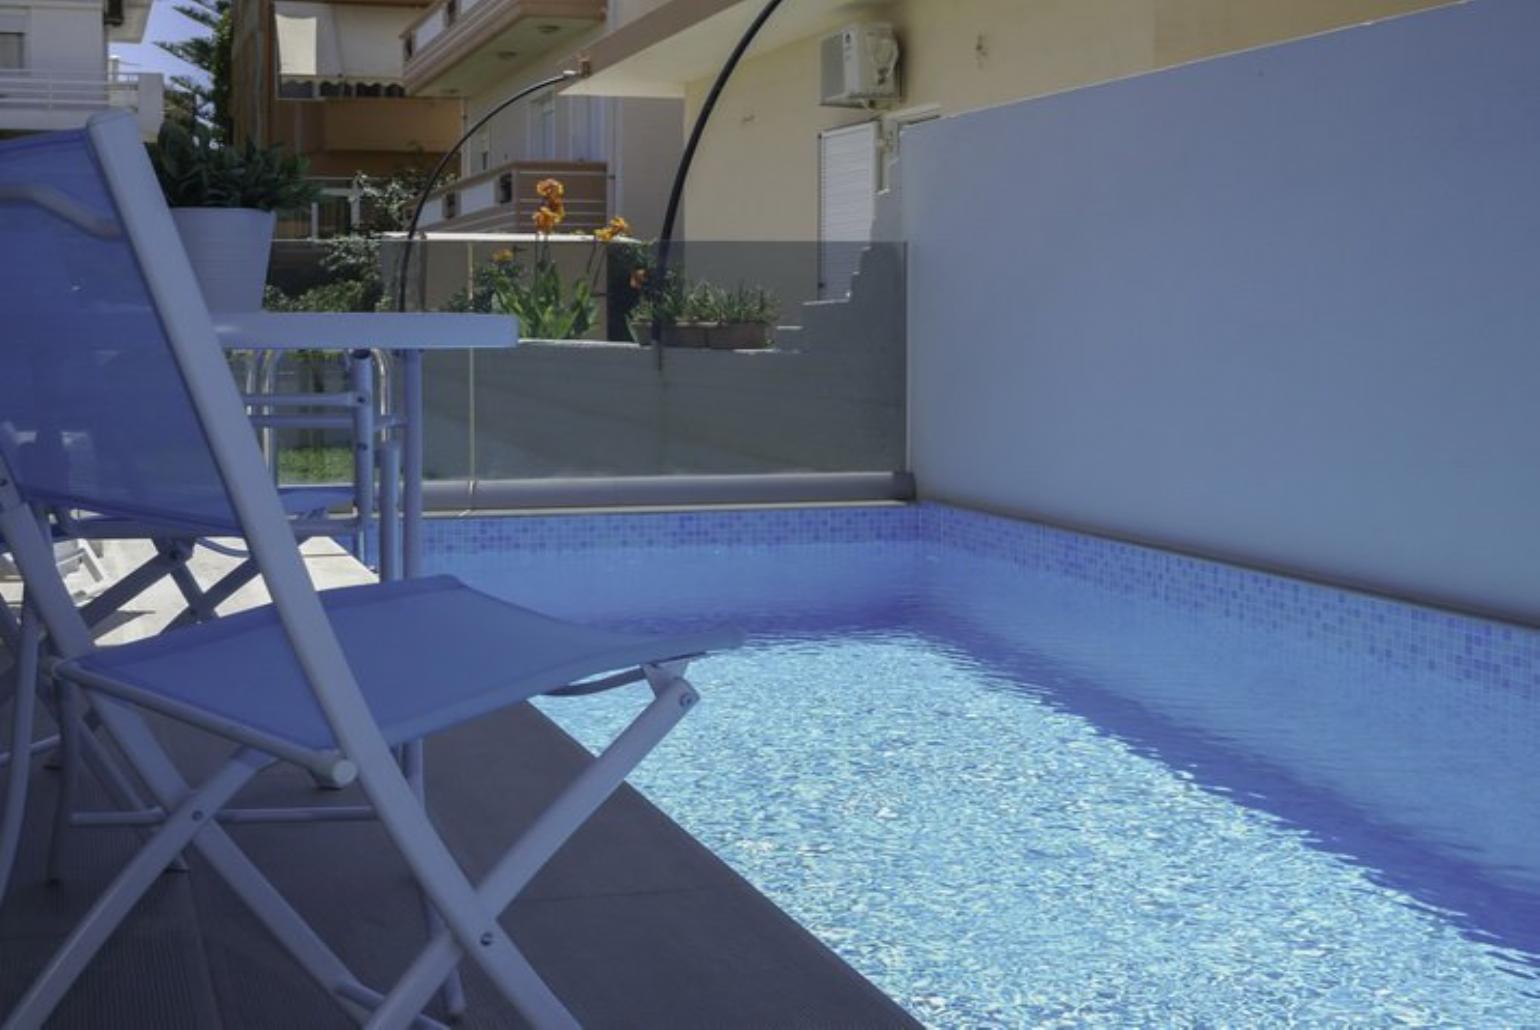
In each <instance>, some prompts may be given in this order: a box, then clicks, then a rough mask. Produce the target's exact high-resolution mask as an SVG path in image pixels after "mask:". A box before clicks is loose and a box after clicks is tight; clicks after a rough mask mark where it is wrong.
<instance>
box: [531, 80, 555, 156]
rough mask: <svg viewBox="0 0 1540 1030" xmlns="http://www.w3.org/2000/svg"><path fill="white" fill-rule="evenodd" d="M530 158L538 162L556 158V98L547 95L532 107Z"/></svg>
mask: <svg viewBox="0 0 1540 1030" xmlns="http://www.w3.org/2000/svg"><path fill="white" fill-rule="evenodd" d="M529 156H530V158H531V159H533V160H536V161H541V160H544V161H550V160H553V159H555V157H556V97H555V96H554V95H553V94H550V93H547V94H545V95H544V96H542V97H540V98H539V99H538V100H536V101H534V102H533V103H532V104H531V105H530V112H529Z"/></svg>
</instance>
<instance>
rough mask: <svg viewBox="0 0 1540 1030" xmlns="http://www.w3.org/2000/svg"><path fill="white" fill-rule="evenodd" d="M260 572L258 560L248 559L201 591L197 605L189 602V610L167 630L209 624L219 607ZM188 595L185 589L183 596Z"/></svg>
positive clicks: (183, 612) (172, 622) (185, 610)
mask: <svg viewBox="0 0 1540 1030" xmlns="http://www.w3.org/2000/svg"><path fill="white" fill-rule="evenodd" d="M260 571H261V570H260V569H258V568H257V562H256V560H255V559H254V558H247V559H246V560H245V561H243V562H241V563H240V564H239V565H237V566H236V567H235V568H233V569H231V570H230V571H229V572H227V573H225V574H224V576H222V577H221V578H220V580H219V582H217V583H215V584H214V585H213V586H211V587H209V588H208V589H207V590H203V591H201V592H200V593H199V595H198V599H197V602H196V603H194V602H192V601H191V600H189V602H188V605H187V608H186V609H184V610H183V611H182V613H181V614H180V615H178V616H177V617H176V618H175V619H173V620H172V621H171V624H170V625H168V626H167V627H166V629H181V628H182V627H183V626H190V625H192V624H193V623H195V622H207V621H208V620H210V619H212V618H215V617H216V616H217V615H218V609H219V606H220V605H222V604H224V603H225V602H226V601H228V600H230V598H231V597H232V596H233V595H234V594H235V592H236V591H237V590H239V589H240V588H241V587H243V586H245V585H246V584H247V583H250V582H251V581H252V580H254V579H256V578H257V574H258V573H259V572H260ZM187 578H188V579H189V580H191V579H192V574H191V573H188V575H187ZM186 594H187V590H186V589H184V590H183V595H184V596H186Z"/></svg>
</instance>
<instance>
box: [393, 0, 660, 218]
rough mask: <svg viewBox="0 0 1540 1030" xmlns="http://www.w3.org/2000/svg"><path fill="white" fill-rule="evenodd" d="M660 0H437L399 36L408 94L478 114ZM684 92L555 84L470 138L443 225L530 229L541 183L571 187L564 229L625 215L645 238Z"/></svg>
mask: <svg viewBox="0 0 1540 1030" xmlns="http://www.w3.org/2000/svg"><path fill="white" fill-rule="evenodd" d="M658 2H659V0H610V2H609V3H606V2H605V0H437V2H435V3H434V4H432V5H431V6H430V7H428V8H427V9H425V10H423V11H422V12H421V13H420V14H419V15H418V16H417V17H416V18H415V19H414V20H413V22H412V23H411V25H410V26H408V27H407V29H406V31H405V32H404V33H403V34H402V36H401V41H400V47H401V55H402V58H403V61H404V68H405V82H406V87H407V91H408V92H409V93H410V94H412V95H413V96H424V97H428V96H431V97H446V98H447V97H457V98H461V99H463V100H464V102H465V111H466V117H467V119H469V120H474V119H476V118H479V117H480V116H481V115H482V114H483V113H484V112H486V111H488V110H490V109H491V108H492V107H493V106H494V105H496V104H497V103H498V102H499V101H501V100H502V99H504V98H506V97H508V96H511V95H512V94H513V93H514V92H516V91H517V90H519V89H520V88H522V87H523V86H525V85H527V84H530V83H533V82H536V81H538V80H540V79H541V78H544V77H546V76H549V75H551V74H553V73H554V72H556V71H559V70H561V69H562V68H565V67H569V66H570V65H571V63H572V60H573V57H574V55H575V54H576V53H578V52H579V51H581V50H582V49H584V48H585V47H587V46H589V45H590V44H592V43H593V42H594V41H596V40H598V39H600V38H602V37H603V36H605V35H606V34H607V33H610V32H613V31H617V30H619V29H620V28H622V27H624V26H625V25H626V24H628V23H629V22H631V21H633V20H635V19H636V18H638V17H640V16H642V15H644V14H646V13H647V12H648V11H650V10H651V9H652V8H654V7H656V6H657V5H658ZM682 126H683V118H682V104H681V101H680V100H679V98H677V97H635V98H633V97H608V96H605V97H586V96H585V97H580V96H565V95H559V94H557V93H556V92H554V91H551V92H547V93H545V94H543V95H539V96H537V97H534V98H532V99H531V100H530V101H528V102H521V103H519V104H515V105H514V106H513V107H511V108H509V109H508V110H506V111H504V112H503V113H501V114H499V115H498V116H496V117H495V118H493V120H492V121H491V122H490V123H489V124H488V125H487V127H486V129H485V131H483V132H481V133H479V134H478V135H477V136H476V138H474V139H473V140H471V141H470V143H469V145H468V146H467V147H466V149H465V151H464V153H463V155H462V158H461V166H460V173H461V174H460V178H459V180H458V181H457V182H455V183H454V184H453V185H452V186H450V187H447V188H445V189H443V190H441V191H440V193H439V195H438V196H437V197H436V198H435V202H434V203H433V204H432V205H430V207H429V209H428V211H427V215H428V220H429V224H431V225H432V227H433V228H434V229H436V230H439V231H456V230H460V231H529V229H530V227H531V221H530V216H531V215H532V214H533V212H534V210H535V208H536V207H538V206H539V199H538V197H537V196H536V195H535V192H534V186H535V183H537V182H538V181H539V180H540V179H542V178H545V177H548V176H555V177H557V178H560V179H561V180H562V181H563V182H564V183H565V185H566V187H567V211H568V218H567V222H566V224H565V226H564V228H568V229H582V228H592V227H597V226H599V225H602V224H603V223H604V221H605V220H606V219H607V218H608V217H610V216H611V215H615V214H620V215H624V216H625V218H626V219H627V220H628V221H629V222H630V223H631V225H632V226H633V228H634V231H635V232H637V233H638V234H640V235H652V234H654V233H656V232H657V231H658V228H659V226H660V224H661V222H662V216H663V207H664V203H665V201H666V197H667V192H668V183H669V179H670V176H671V175H672V173H673V170H674V166H675V164H676V163H677V161H678V157H679V152H680V148H681V145H682V139H683V128H682Z"/></svg>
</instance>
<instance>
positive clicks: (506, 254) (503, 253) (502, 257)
mask: <svg viewBox="0 0 1540 1030" xmlns="http://www.w3.org/2000/svg"><path fill="white" fill-rule="evenodd" d="M512 260H513V251H512V250H510V249H509V248H507V247H504V248H503V249H502V250H500V251H498V252H497V253H495V254H493V255H492V263H493V264H497V265H506V264H508V263H509V262H510V261H512Z"/></svg>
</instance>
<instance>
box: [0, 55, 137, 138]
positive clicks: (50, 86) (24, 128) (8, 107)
mask: <svg viewBox="0 0 1540 1030" xmlns="http://www.w3.org/2000/svg"><path fill="white" fill-rule="evenodd" d="M114 109H122V110H127V111H133V112H134V114H135V115H136V116H137V117H138V120H139V130H140V132H141V134H143V136H144V138H145V139H153V138H154V137H155V134H156V133H157V132H158V131H159V130H160V123H161V119H162V117H163V116H164V114H165V84H164V82H163V81H162V79H161V76H160V75H159V74H156V73H145V74H137V75H136V74H124V73H117V74H113V75H91V74H87V73H82V72H75V71H43V70H26V71H23V70H12V71H4V72H0V131H9V132H47V131H53V130H58V129H78V128H80V127H81V126H82V125H84V124H85V123H86V121H87V120H88V119H89V118H90V117H91V116H92V115H93V114H96V113H97V112H98V111H106V110H114Z"/></svg>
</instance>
